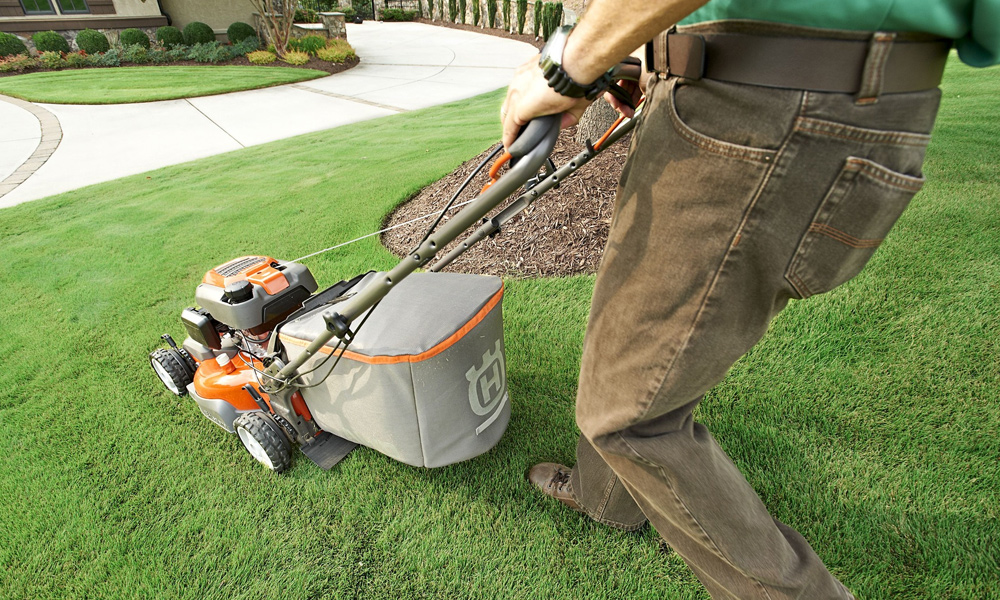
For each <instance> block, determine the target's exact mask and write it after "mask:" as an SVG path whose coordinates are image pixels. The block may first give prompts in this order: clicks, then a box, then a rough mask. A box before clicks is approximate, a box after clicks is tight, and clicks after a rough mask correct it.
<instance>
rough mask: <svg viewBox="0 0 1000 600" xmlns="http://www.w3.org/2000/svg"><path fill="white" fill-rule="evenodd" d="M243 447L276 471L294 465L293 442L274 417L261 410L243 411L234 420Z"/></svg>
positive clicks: (281, 470)
mask: <svg viewBox="0 0 1000 600" xmlns="http://www.w3.org/2000/svg"><path fill="white" fill-rule="evenodd" d="M233 428H234V429H236V433H237V434H238V435H239V436H240V441H241V442H243V447H244V448H246V451H247V452H249V453H250V456H252V457H254V459H256V460H257V462H259V463H260V464H262V465H264V466H265V467H267V468H268V469H270V470H272V471H274V472H275V473H282V472H284V471H286V470H288V467H290V466H292V444H291V442H289V441H288V438H287V437H286V436H285V434H284V433H282V432H281V428H280V427H279V426H278V424H277V423H275V422H274V420H273V419H271V418H270V417H268V416H266V415H265V414H264V413H263V412H261V411H253V412H248V413H243V414H242V415H240V416H239V417H237V418H236V420H235V421H233Z"/></svg>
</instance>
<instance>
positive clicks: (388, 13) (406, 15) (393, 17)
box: [382, 8, 417, 21]
mask: <svg viewBox="0 0 1000 600" xmlns="http://www.w3.org/2000/svg"><path fill="white" fill-rule="evenodd" d="M416 18H417V11H415V10H403V9H401V8H386V9H383V10H382V20H383V21H412V20H413V19H416Z"/></svg>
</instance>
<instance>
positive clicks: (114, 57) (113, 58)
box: [66, 48, 122, 67]
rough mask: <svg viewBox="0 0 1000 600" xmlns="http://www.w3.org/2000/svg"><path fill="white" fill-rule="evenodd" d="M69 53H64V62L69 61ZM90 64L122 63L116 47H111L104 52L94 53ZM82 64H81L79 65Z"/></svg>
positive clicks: (113, 65)
mask: <svg viewBox="0 0 1000 600" xmlns="http://www.w3.org/2000/svg"><path fill="white" fill-rule="evenodd" d="M69 61H70V59H69V55H66V62H67V63H69ZM90 64H92V65H95V66H98V67H117V66H120V65H121V64H122V53H121V50H119V49H118V48H112V49H110V50H108V51H107V52H105V53H104V54H98V55H95V56H94V57H93V58H92V59H91V63H90ZM80 66H82V65H80Z"/></svg>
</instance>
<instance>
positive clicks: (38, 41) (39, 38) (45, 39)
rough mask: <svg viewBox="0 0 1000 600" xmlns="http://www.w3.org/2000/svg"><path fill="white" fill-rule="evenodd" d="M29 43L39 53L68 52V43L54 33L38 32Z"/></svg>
mask: <svg viewBox="0 0 1000 600" xmlns="http://www.w3.org/2000/svg"><path fill="white" fill-rule="evenodd" d="M31 41H32V42H34V43H35V50H38V51H39V52H69V42H67V41H66V38H64V37H63V36H61V35H59V34H58V33H56V32H54V31H39V32H38V33H36V34H35V35H33V36H31Z"/></svg>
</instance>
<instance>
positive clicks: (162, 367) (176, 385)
mask: <svg viewBox="0 0 1000 600" xmlns="http://www.w3.org/2000/svg"><path fill="white" fill-rule="evenodd" d="M149 364H150V365H152V367H153V371H155V372H156V376H157V377H159V378H160V381H161V382H162V383H163V385H164V387H166V388H167V389H168V390H170V393H171V394H174V395H175V396H184V395H186V394H187V386H188V384H189V383H191V382H192V381H194V372H195V370H197V368H198V367H197V365H195V362H194V360H192V359H191V355H190V354H188V352H187V350H184V349H183V348H176V349H174V348H160V349H159V350H156V351H154V352H153V353H151V354H150V355H149Z"/></svg>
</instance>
